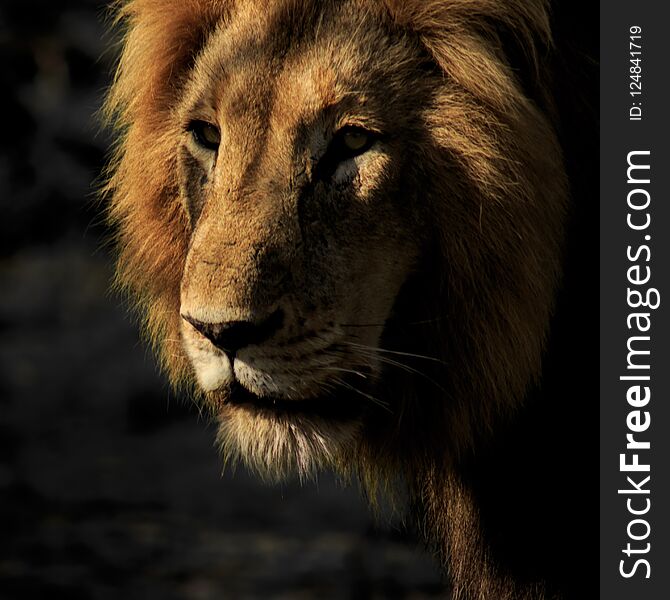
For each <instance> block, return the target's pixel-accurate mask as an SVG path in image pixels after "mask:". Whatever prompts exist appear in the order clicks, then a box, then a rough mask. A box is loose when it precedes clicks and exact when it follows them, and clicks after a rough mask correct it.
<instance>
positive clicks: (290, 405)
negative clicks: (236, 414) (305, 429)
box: [226, 381, 366, 421]
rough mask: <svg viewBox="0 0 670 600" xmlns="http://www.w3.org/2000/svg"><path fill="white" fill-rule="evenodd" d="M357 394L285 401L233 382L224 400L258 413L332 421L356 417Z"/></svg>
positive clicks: (358, 412) (360, 408) (359, 405)
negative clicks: (252, 390) (254, 391)
mask: <svg viewBox="0 0 670 600" xmlns="http://www.w3.org/2000/svg"><path fill="white" fill-rule="evenodd" d="M356 396H357V394H355V393H353V392H351V391H350V390H347V389H343V390H340V391H339V392H338V393H337V394H330V395H327V396H315V397H311V398H300V399H295V400H287V399H286V398H279V397H276V396H259V395H257V394H254V393H253V392H251V391H249V390H248V389H247V388H245V387H244V386H243V385H242V384H240V383H239V382H238V381H235V382H234V383H233V385H232V387H231V388H230V390H229V392H228V395H227V399H226V403H227V404H228V405H229V406H234V407H236V408H239V409H243V410H250V411H254V412H255V413H258V414H266V415H267V414H274V415H276V416H286V417H320V418H322V419H328V420H333V421H350V420H354V419H358V418H360V417H361V416H362V415H363V413H364V412H365V410H366V407H365V403H364V402H361V399H359V398H357V397H356Z"/></svg>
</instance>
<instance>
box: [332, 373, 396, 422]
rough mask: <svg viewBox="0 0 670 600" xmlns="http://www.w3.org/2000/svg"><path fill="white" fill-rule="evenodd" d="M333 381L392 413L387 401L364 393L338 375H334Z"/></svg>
mask: <svg viewBox="0 0 670 600" xmlns="http://www.w3.org/2000/svg"><path fill="white" fill-rule="evenodd" d="M333 381H335V382H336V383H338V384H339V385H341V386H342V387H344V388H347V389H348V390H351V391H352V392H355V393H357V394H359V395H361V396H363V397H364V398H367V399H368V400H370V402H372V403H373V404H376V405H377V406H379V407H381V408H383V409H384V410H386V411H388V412H389V413H391V414H393V411H392V410H391V408H390V407H389V404H388V402H384V401H383V400H380V399H379V398H376V397H375V396H373V395H371V394H368V393H366V392H364V391H362V390H359V389H358V388H357V387H355V386H353V385H350V384H348V383H347V382H346V381H344V380H342V379H339V378H338V377H334V378H333Z"/></svg>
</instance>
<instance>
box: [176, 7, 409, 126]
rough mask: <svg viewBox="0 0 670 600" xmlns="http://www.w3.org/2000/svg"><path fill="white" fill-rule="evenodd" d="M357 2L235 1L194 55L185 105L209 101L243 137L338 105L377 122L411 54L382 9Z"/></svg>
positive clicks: (314, 116) (297, 121)
mask: <svg viewBox="0 0 670 600" xmlns="http://www.w3.org/2000/svg"><path fill="white" fill-rule="evenodd" d="M358 4H360V2H342V3H333V2H324V3H318V2H303V3H298V4H296V3H293V2H291V3H289V2H277V3H270V5H268V6H267V7H265V8H264V9H263V10H259V3H250V2H242V3H239V4H238V5H237V7H236V9H234V10H233V12H232V13H231V14H230V15H229V17H228V18H227V19H226V20H225V21H224V22H222V23H221V25H220V26H219V28H218V29H217V30H216V31H215V32H214V33H213V34H212V36H211V38H210V39H209V40H208V42H207V44H206V46H205V49H204V50H203V52H202V53H201V54H200V56H199V57H198V60H197V63H196V67H195V68H194V70H193V78H192V85H191V87H192V94H191V95H190V105H191V106H197V105H202V104H203V103H204V104H208V105H209V106H211V107H212V108H213V110H214V111H216V112H219V113H221V114H222V115H223V116H224V117H225V118H226V119H227V126H229V127H232V128H235V127H236V126H237V129H238V131H239V133H244V134H245V136H246V134H247V133H249V132H252V131H253V130H254V129H255V130H257V132H260V131H262V130H265V129H267V125H268V124H271V125H272V131H281V130H282V129H295V128H296V127H297V126H298V125H300V124H303V123H309V122H310V121H313V120H314V119H317V118H318V116H319V115H320V114H321V113H322V111H324V110H325V109H327V108H328V107H334V106H338V105H344V106H345V107H346V108H348V109H349V110H354V111H357V112H361V113H363V116H366V115H365V113H366V112H367V113H368V115H367V116H370V117H373V116H375V115H376V116H377V117H380V114H379V113H381V112H383V110H384V107H385V106H386V104H387V103H388V102H390V101H392V98H389V94H388V92H389V89H390V88H392V87H393V83H394V81H393V79H394V73H393V72H394V71H395V70H397V68H398V65H402V64H404V63H407V62H408V61H409V60H410V59H411V57H412V50H413V49H412V48H411V47H409V46H407V47H405V46H404V45H403V44H402V43H399V40H398V39H391V38H390V37H389V35H390V34H389V32H388V31H386V27H388V26H389V23H387V22H386V21H385V18H384V16H383V15H384V13H383V12H382V11H380V10H377V11H372V12H370V11H361V10H360V6H358ZM376 5H377V3H371V6H376ZM377 8H379V7H377ZM191 106H190V107H188V109H190V108H191ZM268 122H270V123H268ZM233 133H234V132H233ZM255 137H258V136H255Z"/></svg>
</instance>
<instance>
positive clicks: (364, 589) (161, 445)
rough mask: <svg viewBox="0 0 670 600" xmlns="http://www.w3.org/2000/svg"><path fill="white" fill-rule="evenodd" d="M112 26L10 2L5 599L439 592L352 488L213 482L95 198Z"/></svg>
mask: <svg viewBox="0 0 670 600" xmlns="http://www.w3.org/2000/svg"><path fill="white" fill-rule="evenodd" d="M106 20H107V13H106V9H105V5H104V3H103V2H100V1H98V0H58V1H55V0H43V1H38V0H30V1H21V0H2V2H1V3H0V61H1V67H0V102H1V103H2V106H3V110H2V115H3V119H2V126H1V127H0V202H1V216H0V599H2V600H14V599H21V600H23V599H33V598H35V599H40V598H49V599H50V600H58V599H61V598H62V599H67V600H79V599H82V600H84V599H89V598H90V599H117V598H123V599H124V600H133V599H149V600H153V599H158V600H172V599H193V600H208V599H217V600H218V599H225V598H287V599H289V598H356V599H358V598H360V599H365V598H417V599H418V598H434V597H441V596H442V593H441V592H440V587H441V586H440V579H439V576H438V575H437V570H436V568H435V565H434V563H433V561H432V559H431V558H430V557H429V556H428V555H427V554H426V553H424V552H423V551H422V549H421V548H420V547H419V546H418V544H417V543H416V542H415V541H413V538H412V537H411V536H409V535H408V534H407V533H406V532H404V530H403V529H402V528H401V527H400V526H399V525H396V526H390V525H376V524H375V523H374V522H373V521H372V520H371V518H370V516H369V514H368V511H367V509H366V506H365V502H364V500H363V499H362V498H361V497H360V494H359V492H358V491H356V490H352V489H343V488H342V487H340V486H338V485H337V484H336V483H335V482H334V480H333V478H332V477H330V476H324V477H322V478H321V479H320V481H319V482H318V483H317V484H307V485H305V486H299V485H297V484H295V485H286V486H283V487H266V486H263V485H261V484H260V483H258V482H257V481H255V480H254V479H253V477H250V476H249V475H248V474H246V473H245V472H243V471H238V472H237V473H236V474H231V473H228V472H226V473H223V474H222V473H221V467H220V462H219V460H218V459H217V454H216V450H215V449H214V447H213V439H214V429H213V427H212V426H211V425H208V424H207V423H206V422H205V421H204V420H203V419H202V418H200V416H199V414H198V411H197V410H196V409H195V408H194V407H192V406H189V405H188V404H187V402H186V401H184V400H183V399H181V398H178V397H175V396H174V395H173V394H172V393H171V392H170V390H169V389H168V387H167V385H166V383H165V382H164V380H163V379H161V377H160V376H159V375H158V374H157V372H156V367H155V364H154V363H153V361H152V358H151V355H150V353H149V352H148V351H147V349H146V348H145V346H144V345H143V344H142V343H140V342H139V340H138V332H137V327H136V325H135V324H134V323H133V322H132V320H131V319H130V318H129V317H128V316H127V313H126V311H125V310H124V307H123V305H122V301H121V300H120V299H119V298H118V297H115V296H114V295H112V294H111V293H110V291H109V282H110V276H111V266H110V264H111V259H110V255H109V250H108V249H107V248H106V246H105V244H104V240H105V239H106V236H107V235H108V231H107V230H106V228H105V225H104V222H103V218H102V216H101V215H102V209H101V207H100V206H99V205H97V204H96V202H95V194H94V190H95V183H94V182H95V180H96V178H97V177H99V174H100V171H101V168H102V166H103V164H104V160H105V156H106V153H107V151H108V147H109V143H110V140H109V137H108V135H107V134H105V133H104V132H101V131H100V130H99V128H98V126H97V124H96V118H95V114H96V111H97V110H98V109H99V106H100V101H101V97H102V95H103V93H104V90H105V86H106V85H107V84H108V82H109V79H110V73H111V70H112V64H113V58H114V38H113V37H112V36H110V35H109V34H107V33H106V32H105V22H106Z"/></svg>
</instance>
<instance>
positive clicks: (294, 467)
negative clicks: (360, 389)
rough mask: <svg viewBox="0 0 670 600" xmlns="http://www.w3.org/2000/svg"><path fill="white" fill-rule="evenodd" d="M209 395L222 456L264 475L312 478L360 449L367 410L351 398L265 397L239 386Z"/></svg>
mask: <svg viewBox="0 0 670 600" xmlns="http://www.w3.org/2000/svg"><path fill="white" fill-rule="evenodd" d="M210 400H212V401H213V402H214V405H215V406H216V410H215V412H216V418H217V420H218V425H219V430H218V435H217V442H218V444H219V447H220V449H221V452H222V455H223V459H224V462H226V463H227V464H232V465H236V464H240V463H241V464H244V465H245V466H246V467H247V468H249V469H250V470H252V471H254V472H255V473H257V474H258V475H259V476H260V477H262V478H263V479H265V480H268V481H273V482H279V481H285V480H287V479H291V478H294V477H298V478H300V479H307V478H313V477H314V476H315V475H316V474H317V473H318V472H319V471H321V470H324V469H329V468H338V469H339V468H340V467H341V466H342V465H345V464H348V463H349V462H350V457H352V456H354V455H355V453H356V448H357V446H358V443H359V439H360V433H361V429H362V423H363V415H362V414H361V411H360V404H358V403H356V402H354V401H353V400H351V399H349V398H346V397H344V398H339V399H335V398H328V399H320V398H310V399H304V400H281V399H275V398H261V397H259V396H256V395H255V394H252V393H251V392H249V391H247V390H245V389H244V388H243V387H242V386H235V389H233V390H231V391H229V393H228V394H226V396H225V399H224V398H222V397H220V396H219V397H218V398H215V397H212V398H210ZM340 470H341V469H340Z"/></svg>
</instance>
